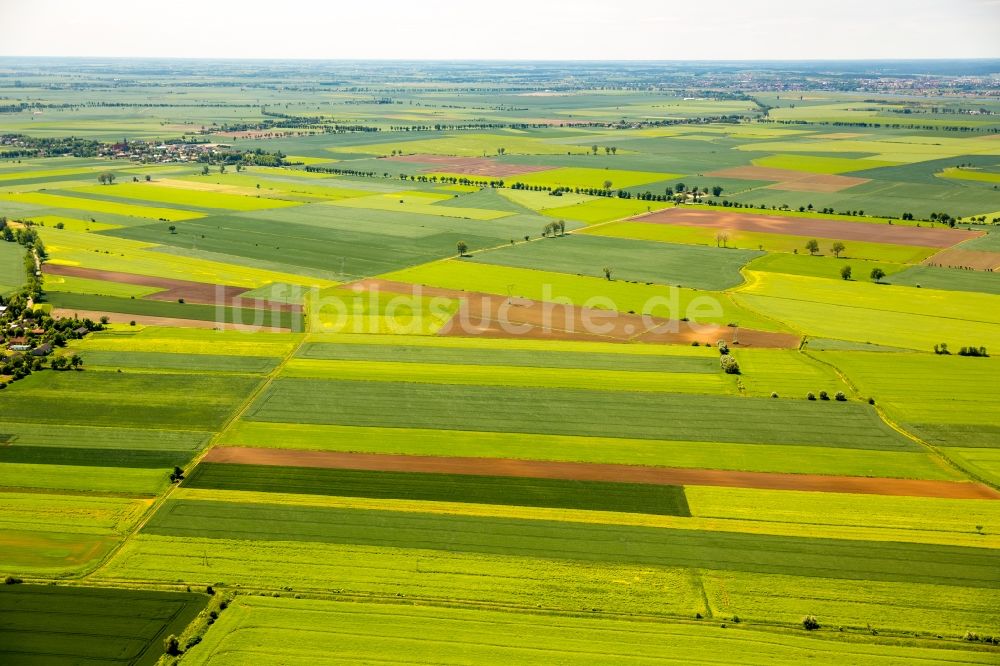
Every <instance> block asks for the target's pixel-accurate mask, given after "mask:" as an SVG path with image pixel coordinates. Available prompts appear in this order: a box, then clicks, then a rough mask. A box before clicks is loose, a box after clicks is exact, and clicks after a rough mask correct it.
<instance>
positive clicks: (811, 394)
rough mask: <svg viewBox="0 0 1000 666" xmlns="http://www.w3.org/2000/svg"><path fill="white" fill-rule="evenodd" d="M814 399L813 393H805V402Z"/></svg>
mask: <svg viewBox="0 0 1000 666" xmlns="http://www.w3.org/2000/svg"><path fill="white" fill-rule="evenodd" d="M815 399H816V394H815V393H813V392H812V391H809V393H806V400H815Z"/></svg>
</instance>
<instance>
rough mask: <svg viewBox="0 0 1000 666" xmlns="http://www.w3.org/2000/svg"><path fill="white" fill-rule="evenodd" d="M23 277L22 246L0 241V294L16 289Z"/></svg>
mask: <svg viewBox="0 0 1000 666" xmlns="http://www.w3.org/2000/svg"><path fill="white" fill-rule="evenodd" d="M24 279H25V278H24V248H23V247H21V246H20V245H18V244H17V243H3V242H0V295H7V294H9V293H11V292H14V291H17V290H18V289H19V288H20V287H21V285H22V284H23V283H24Z"/></svg>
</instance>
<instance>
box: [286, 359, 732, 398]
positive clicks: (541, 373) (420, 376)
mask: <svg viewBox="0 0 1000 666" xmlns="http://www.w3.org/2000/svg"><path fill="white" fill-rule="evenodd" d="M281 376H282V377H287V378H296V379H316V380H338V381H386V382H412V383H420V384H425V385H429V384H443V385H459V384H461V385H472V386H523V387H538V388H551V389H557V388H565V389H574V388H577V387H580V386H600V387H602V388H604V389H608V390H616V391H646V392H668V393H694V394H709V395H714V394H720V395H721V394H735V393H736V386H735V382H733V381H731V380H730V378H728V377H726V376H725V375H723V374H722V373H721V371H716V372H714V373H706V372H692V373H687V372H668V373H663V374H659V373H653V372H644V371H643V372H622V371H618V370H590V369H581V368H551V369H549V368H541V367H536V368H534V369H533V370H532V371H530V372H525V370H524V369H523V368H521V367H516V366H515V367H508V366H502V365H483V364H475V365H458V364H447V365H445V364H441V363H428V364H423V363H414V362H407V363H400V362H385V361H364V360H352V361H331V360H313V359H293V360H291V361H289V363H288V364H287V365H286V366H285V368H284V369H283V371H282V373H281Z"/></svg>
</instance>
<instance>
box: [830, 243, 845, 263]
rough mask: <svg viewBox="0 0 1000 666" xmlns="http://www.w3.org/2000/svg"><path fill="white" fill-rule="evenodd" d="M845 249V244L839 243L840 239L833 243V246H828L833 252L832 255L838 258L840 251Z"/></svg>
mask: <svg viewBox="0 0 1000 666" xmlns="http://www.w3.org/2000/svg"><path fill="white" fill-rule="evenodd" d="M846 249H847V246H846V245H844V244H843V243H841V242H840V241H837V242H836V243H834V244H833V247H831V248H830V250H831V251H832V252H833V256H835V257H837V258H838V259H840V253H841V252H843V251H844V250H846Z"/></svg>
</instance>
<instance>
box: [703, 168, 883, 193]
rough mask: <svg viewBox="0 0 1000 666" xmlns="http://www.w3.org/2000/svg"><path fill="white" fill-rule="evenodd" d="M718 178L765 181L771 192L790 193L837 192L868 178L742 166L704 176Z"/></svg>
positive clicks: (863, 181) (859, 183)
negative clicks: (785, 191) (768, 182)
mask: <svg viewBox="0 0 1000 666" xmlns="http://www.w3.org/2000/svg"><path fill="white" fill-rule="evenodd" d="M705 175H707V176H718V177H719V178H735V179H737V180H766V181H772V182H774V183H775V184H774V185H771V186H769V187H768V189H771V190H787V191H791V192H839V191H841V190H846V189H847V188H848V187H854V186H855V185H862V184H864V183H867V182H868V180H869V179H868V178H854V177H852V176H838V175H835V174H825V173H809V172H808V171H793V170H791V169H772V168H770V167H759V166H742V167H733V168H731V169H720V170H719V171H713V172H711V173H708V174H705Z"/></svg>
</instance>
